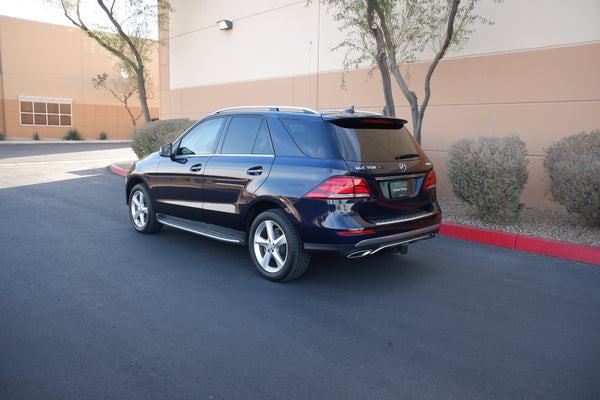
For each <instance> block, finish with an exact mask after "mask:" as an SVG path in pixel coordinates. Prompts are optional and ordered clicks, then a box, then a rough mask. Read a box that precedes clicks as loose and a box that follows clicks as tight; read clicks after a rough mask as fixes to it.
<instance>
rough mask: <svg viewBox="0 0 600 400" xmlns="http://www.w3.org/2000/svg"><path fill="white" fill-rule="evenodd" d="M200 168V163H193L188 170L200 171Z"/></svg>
mask: <svg viewBox="0 0 600 400" xmlns="http://www.w3.org/2000/svg"><path fill="white" fill-rule="evenodd" d="M201 169H202V164H195V165H192V166H191V167H190V171H192V172H200V170H201Z"/></svg>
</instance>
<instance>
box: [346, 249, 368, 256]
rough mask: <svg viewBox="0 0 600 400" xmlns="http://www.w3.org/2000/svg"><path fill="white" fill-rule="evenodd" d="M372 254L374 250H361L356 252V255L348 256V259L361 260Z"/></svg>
mask: <svg viewBox="0 0 600 400" xmlns="http://www.w3.org/2000/svg"><path fill="white" fill-rule="evenodd" d="M372 252H373V250H359V251H355V252H354V253H350V254H348V255H347V256H346V257H348V258H361V257H366V256H368V255H370V254H371V253H372Z"/></svg>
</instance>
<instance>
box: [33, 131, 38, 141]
mask: <svg viewBox="0 0 600 400" xmlns="http://www.w3.org/2000/svg"><path fill="white" fill-rule="evenodd" d="M33 140H40V134H39V133H37V132H33Z"/></svg>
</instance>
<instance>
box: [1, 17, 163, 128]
mask: <svg viewBox="0 0 600 400" xmlns="http://www.w3.org/2000/svg"><path fill="white" fill-rule="evenodd" d="M0 51H1V54H0V57H1V62H2V76H1V81H2V84H3V87H2V89H3V91H2V92H0V93H3V95H2V96H3V100H4V112H3V114H2V115H3V116H2V118H5V120H6V128H4V127H3V126H2V128H0V129H3V130H4V129H5V130H6V131H5V132H4V131H3V133H5V134H6V136H8V137H31V136H32V135H33V132H37V133H38V134H39V135H40V137H41V138H60V137H63V136H64V135H65V134H66V132H67V130H68V129H72V128H76V129H78V130H79V131H80V132H81V134H82V135H83V136H84V137H85V138H90V139H96V138H98V136H99V134H100V132H101V131H104V132H106V134H107V135H108V138H109V139H128V138H129V132H130V129H131V125H132V123H131V119H130V118H129V115H128V114H127V111H126V110H125V108H124V107H123V105H122V104H121V103H120V102H119V101H118V100H116V99H115V98H114V97H113V96H112V95H111V94H110V93H109V92H108V91H107V90H104V89H100V90H98V89H95V88H94V87H93V84H92V78H93V77H95V76H96V75H98V74H100V73H103V72H107V73H108V74H109V75H118V72H116V71H114V70H113V68H112V57H111V56H110V55H108V53H107V52H106V51H104V50H103V49H102V48H101V47H100V46H99V45H98V44H96V43H95V42H93V41H92V40H90V39H88V38H87V37H86V36H85V35H83V34H82V33H81V32H80V31H79V30H77V29H76V28H71V27H65V26H59V25H52V24H45V23H40V22H33V21H26V20H21V19H16V18H10V17H4V16H0ZM149 69H150V71H151V73H150V74H151V76H155V77H156V76H158V54H156V55H155V56H154V57H153V62H151V63H150V65H149ZM156 80H157V79H155V81H156ZM154 86H155V87H154V89H153V91H154V98H153V99H150V100H149V103H148V105H149V107H150V113H151V115H152V116H153V117H158V104H159V100H158V95H159V90H158V87H157V86H158V85H157V83H155V84H154ZM23 95H24V96H39V97H52V98H67V99H72V100H73V114H72V116H73V126H72V127H64V126H63V127H51V126H27V125H21V124H20V116H19V104H18V98H19V96H23ZM135 96H136V95H134V96H133V97H132V98H130V100H129V101H130V103H131V104H133V105H137V107H134V109H135V111H136V115H137V113H139V110H140V108H139V102H138V100H137V98H136V97H135ZM1 111H2V110H0V112H1ZM0 122H1V121H0ZM140 122H143V117H142V118H141V119H140Z"/></svg>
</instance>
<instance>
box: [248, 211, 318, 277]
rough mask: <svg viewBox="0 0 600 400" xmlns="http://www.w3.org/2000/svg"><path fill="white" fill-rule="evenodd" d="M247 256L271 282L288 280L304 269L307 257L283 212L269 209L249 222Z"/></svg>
mask: <svg viewBox="0 0 600 400" xmlns="http://www.w3.org/2000/svg"><path fill="white" fill-rule="evenodd" d="M248 242H249V246H248V247H249V250H250V257H251V258H252V262H254V266H255V267H256V269H257V270H258V272H260V274H261V275H262V276H263V277H264V278H266V279H268V280H271V281H274V282H283V281H291V280H292V279H296V278H298V277H300V276H301V275H302V274H304V272H306V269H307V268H308V262H309V261H310V256H309V255H308V254H307V253H306V251H304V246H303V244H302V240H300V235H299V234H298V232H297V231H296V228H295V227H294V224H293V223H292V221H291V220H290V218H289V217H288V216H287V215H286V214H285V212H284V211H283V210H280V209H271V210H267V211H264V212H263V213H261V214H260V215H259V216H258V217H256V219H255V220H254V221H253V222H252V226H251V228H250V233H249V236H248Z"/></svg>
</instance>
